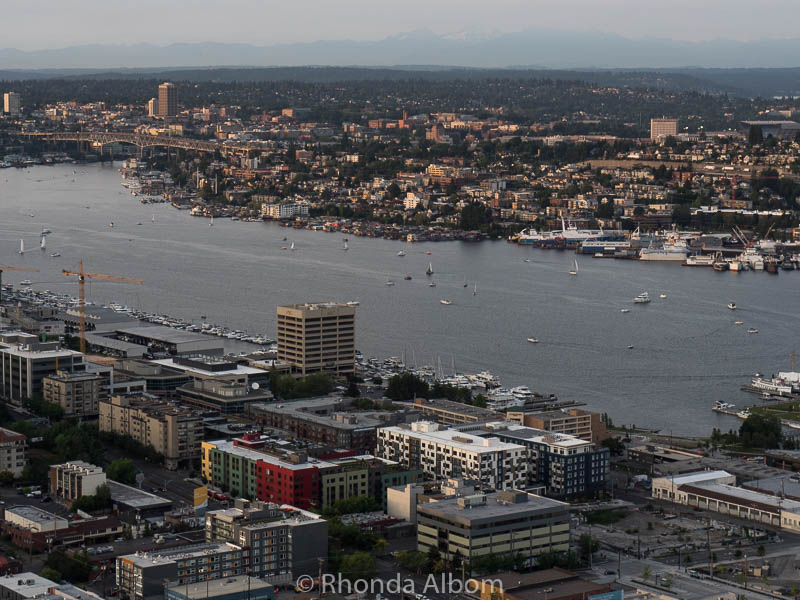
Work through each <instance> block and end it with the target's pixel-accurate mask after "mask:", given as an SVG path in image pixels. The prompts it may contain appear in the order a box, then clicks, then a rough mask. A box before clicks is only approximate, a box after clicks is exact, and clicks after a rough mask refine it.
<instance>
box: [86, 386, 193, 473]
mask: <svg viewBox="0 0 800 600" xmlns="http://www.w3.org/2000/svg"><path fill="white" fill-rule="evenodd" d="M100 431H110V432H113V433H118V434H121V435H127V436H128V437H132V438H133V439H135V440H136V441H137V442H139V443H141V444H143V445H145V446H149V447H151V448H153V449H154V450H155V451H156V452H158V453H159V454H162V455H163V456H164V466H166V467H167V468H168V469H173V470H174V469H177V468H179V467H180V466H184V465H191V464H192V462H193V461H199V460H200V443H201V442H202V440H203V420H202V417H200V416H199V415H198V414H197V413H196V411H193V410H189V409H186V408H182V407H178V406H175V405H173V404H169V403H168V402H164V401H163V400H155V399H151V398H145V397H142V396H138V397H128V396H114V397H112V398H111V399H110V400H103V401H102V402H100Z"/></svg>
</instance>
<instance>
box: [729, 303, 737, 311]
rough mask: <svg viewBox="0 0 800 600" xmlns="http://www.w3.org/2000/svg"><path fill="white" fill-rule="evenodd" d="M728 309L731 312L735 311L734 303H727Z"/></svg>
mask: <svg viewBox="0 0 800 600" xmlns="http://www.w3.org/2000/svg"><path fill="white" fill-rule="evenodd" d="M728 308H730V309H731V310H736V303H735V302H730V303H728Z"/></svg>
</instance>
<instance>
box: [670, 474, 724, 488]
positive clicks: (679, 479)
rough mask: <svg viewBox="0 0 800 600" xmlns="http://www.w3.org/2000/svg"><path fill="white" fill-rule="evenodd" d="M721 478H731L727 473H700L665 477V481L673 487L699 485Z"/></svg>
mask: <svg viewBox="0 0 800 600" xmlns="http://www.w3.org/2000/svg"><path fill="white" fill-rule="evenodd" d="M723 477H733V475H731V474H730V473H728V472H727V471H700V472H699V473H688V474H686V475H673V476H671V477H670V476H667V477H665V479H668V480H670V481H672V483H673V484H674V485H684V484H693V483H701V482H703V481H713V480H716V479H722V478H723Z"/></svg>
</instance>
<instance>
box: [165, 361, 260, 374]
mask: <svg viewBox="0 0 800 600" xmlns="http://www.w3.org/2000/svg"><path fill="white" fill-rule="evenodd" d="M151 362H152V363H154V364H157V365H162V366H165V367H170V368H171V369H176V370H178V371H181V372H185V373H191V374H195V375H202V376H203V377H219V376H220V375H267V374H268V372H267V371H265V370H263V369H256V368H255V367H248V366H245V365H240V364H237V365H236V368H234V369H227V370H219V371H216V370H214V371H212V370H210V369H209V370H207V369H202V368H200V367H194V366H190V365H182V364H178V363H176V362H175V360H174V359H172V358H162V359H159V360H154V361H151Z"/></svg>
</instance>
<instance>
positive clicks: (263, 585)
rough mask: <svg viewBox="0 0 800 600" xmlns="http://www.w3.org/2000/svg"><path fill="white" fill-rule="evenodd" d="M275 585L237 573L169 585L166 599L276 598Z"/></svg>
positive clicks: (254, 599) (244, 599) (238, 599)
mask: <svg viewBox="0 0 800 600" xmlns="http://www.w3.org/2000/svg"><path fill="white" fill-rule="evenodd" d="M274 598H275V587H274V586H273V585H272V584H271V583H267V582H266V581H264V580H262V579H259V578H258V577H251V576H250V575H237V576H236V577H225V578H224V579H216V580H214V581H205V582H202V583H192V584H189V585H179V584H174V585H170V586H167V587H166V589H165V592H164V600H274Z"/></svg>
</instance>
